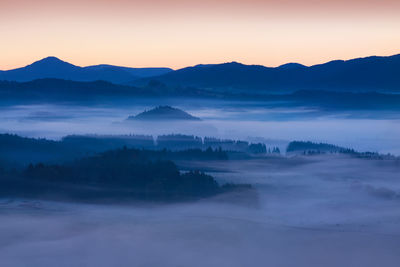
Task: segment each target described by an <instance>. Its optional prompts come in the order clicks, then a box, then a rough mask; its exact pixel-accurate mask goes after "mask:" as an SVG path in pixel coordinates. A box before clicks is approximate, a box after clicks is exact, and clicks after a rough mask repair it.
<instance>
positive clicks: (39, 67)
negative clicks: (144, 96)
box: [0, 57, 172, 84]
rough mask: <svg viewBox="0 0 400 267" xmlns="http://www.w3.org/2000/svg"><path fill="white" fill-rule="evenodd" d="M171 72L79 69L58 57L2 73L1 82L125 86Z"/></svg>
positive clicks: (100, 66) (128, 69) (110, 67)
mask: <svg viewBox="0 0 400 267" xmlns="http://www.w3.org/2000/svg"><path fill="white" fill-rule="evenodd" d="M170 71H172V69H169V68H128V67H119V66H112V65H95V66H88V67H79V66H75V65H73V64H71V63H68V62H65V61H62V60H60V59H58V58H56V57H47V58H44V59H41V60H39V61H36V62H34V63H32V64H30V65H28V66H25V67H22V68H18V69H13V70H7V71H0V80H7V81H18V82H27V81H32V80H37V79H46V78H53V79H64V80H72V81H84V82H87V81H97V80H103V81H108V82H112V83H117V84H124V83H128V82H132V81H134V80H136V79H139V78H146V77H151V76H157V75H162V74H165V73H167V72H170Z"/></svg>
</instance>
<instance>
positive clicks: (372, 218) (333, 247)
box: [0, 155, 400, 266]
mask: <svg viewBox="0 0 400 267" xmlns="http://www.w3.org/2000/svg"><path fill="white" fill-rule="evenodd" d="M178 164H180V165H182V166H186V168H192V167H198V166H199V165H201V166H202V168H203V169H207V173H210V174H211V175H213V176H215V177H216V179H217V181H218V182H220V183H224V182H232V183H243V182H245V183H251V184H253V186H254V188H255V191H256V196H254V195H243V194H235V193H232V194H226V195H221V196H216V197H212V198H208V199H204V200H199V201H195V202H189V203H170V204H160V203H136V204H135V203H132V202H126V203H124V204H119V205H116V204H107V205H105V204H84V203H76V202H72V203H71V202H53V201H44V200H29V199H19V198H17V199H16V198H3V199H2V200H1V204H0V207H1V208H0V209H1V214H0V217H1V228H0V234H1V236H2V238H1V246H0V256H1V260H2V264H4V265H5V266H24V265H25V263H26V262H29V264H30V265H31V266H51V265H54V264H57V265H58V266H71V265H74V266H110V265H118V266H131V265H136V266H161V265H162V266H204V265H207V266H245V265H252V266H265V265H266V264H267V265H274V266H294V265H293V264H295V266H310V265H315V266H319V265H323V266H382V265H383V266H397V265H398V261H399V253H398V247H399V245H400V232H399V228H398V223H399V221H400V213H399V212H398V209H397V207H398V205H399V201H400V194H399V192H400V191H399V190H400V183H399V181H398V180H399V176H398V173H399V171H400V165H399V161H398V160H397V161H395V160H388V161H385V160H372V159H358V158H352V157H349V156H343V155H316V156H297V157H292V158H280V157H267V158H257V159H246V160H214V161H201V162H199V161H197V162H189V163H188V162H185V161H183V162H178ZM252 194H253V193H252Z"/></svg>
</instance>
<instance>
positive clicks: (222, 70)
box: [0, 55, 400, 94]
mask: <svg viewBox="0 0 400 267" xmlns="http://www.w3.org/2000/svg"><path fill="white" fill-rule="evenodd" d="M46 78H57V79H63V80H73V81H97V80H103V81H108V82H112V83H116V84H127V85H134V86H137V87H150V88H153V89H155V88H158V89H161V90H162V91H163V93H164V94H165V93H168V92H169V91H171V90H179V89H178V88H186V89H187V90H191V91H192V93H194V92H193V91H196V89H195V88H197V90H198V89H201V90H208V91H211V92H221V91H223V92H230V93H238V92H245V93H250V92H251V93H253V94H254V93H263V94H265V93H282V92H294V91H298V90H332V91H341V92H361V91H362V92H364V91H377V92H386V93H390V92H399V91H400V55H394V56H389V57H376V56H373V57H366V58H357V59H352V60H346V61H344V60H335V61H331V62H328V63H325V64H319V65H314V66H310V67H307V66H304V65H301V64H297V63H289V64H284V65H282V66H280V67H275V68H271V67H265V66H258V65H244V64H241V63H237V62H232V63H223V64H214V65H197V66H194V67H187V68H183V69H179V70H176V71H173V70H171V69H169V68H127V67H118V66H111V65H97V66H89V67H79V66H75V65H73V64H70V63H67V62H64V61H62V60H59V59H57V58H55V57H49V58H45V59H42V60H40V61H37V62H35V63H33V64H31V65H28V66H26V67H23V68H19V69H14V70H8V71H0V80H7V81H19V82H27V81H32V80H36V79H46ZM163 85H164V86H163ZM171 88H172V89H171Z"/></svg>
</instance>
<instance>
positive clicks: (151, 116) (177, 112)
mask: <svg viewBox="0 0 400 267" xmlns="http://www.w3.org/2000/svg"><path fill="white" fill-rule="evenodd" d="M128 120H192V121H199V120H200V119H199V118H197V117H194V116H192V115H190V114H189V113H187V112H185V111H183V110H181V109H178V108H174V107H171V106H158V107H156V108H153V109H151V110H145V111H144V112H142V113H139V114H138V115H136V116H130V117H128Z"/></svg>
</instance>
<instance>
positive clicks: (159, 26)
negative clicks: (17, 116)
mask: <svg viewBox="0 0 400 267" xmlns="http://www.w3.org/2000/svg"><path fill="white" fill-rule="evenodd" d="M398 10H400V1H397V0H396V1H394V0H381V1H377V0H352V1H350V0H349V1H345V0H336V1H334V0H328V1H317V0H298V1H294V0H283V1H272V0H264V1H262V0H249V1H239V0H221V1H211V0H203V1H192V0H186V1H184V0H164V1H162V0H149V1H137V0H132V1H128V0H115V1H110V0H108V1H107V0H97V1H95V0H85V1H82V0H81V1H78V0H70V1H66V0H59V1H54V0H53V1H50V0H36V1H28V0H2V1H0V33H1V35H2V37H1V42H0V51H2V52H1V53H0V69H1V70H7V69H12V68H16V67H22V66H25V65H27V64H30V63H32V62H34V61H36V60H38V59H41V58H43V57H47V56H50V55H52V56H56V57H59V58H60V59H62V60H65V61H68V62H71V63H73V64H75V65H79V66H87V65H95V64H101V63H107V64H113V65H122V66H132V67H149V66H154V67H164V66H165V67H172V68H174V69H176V68H181V67H186V66H191V65H195V64H200V63H222V62H229V61H239V62H242V63H245V64H260V65H266V66H278V65H281V64H284V63H287V62H299V63H302V64H305V65H313V64H319V63H323V62H326V61H329V60H333V59H350V58H356V57H364V56H369V55H381V56H388V55H393V54H397V53H400V49H399V48H400V16H398Z"/></svg>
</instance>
